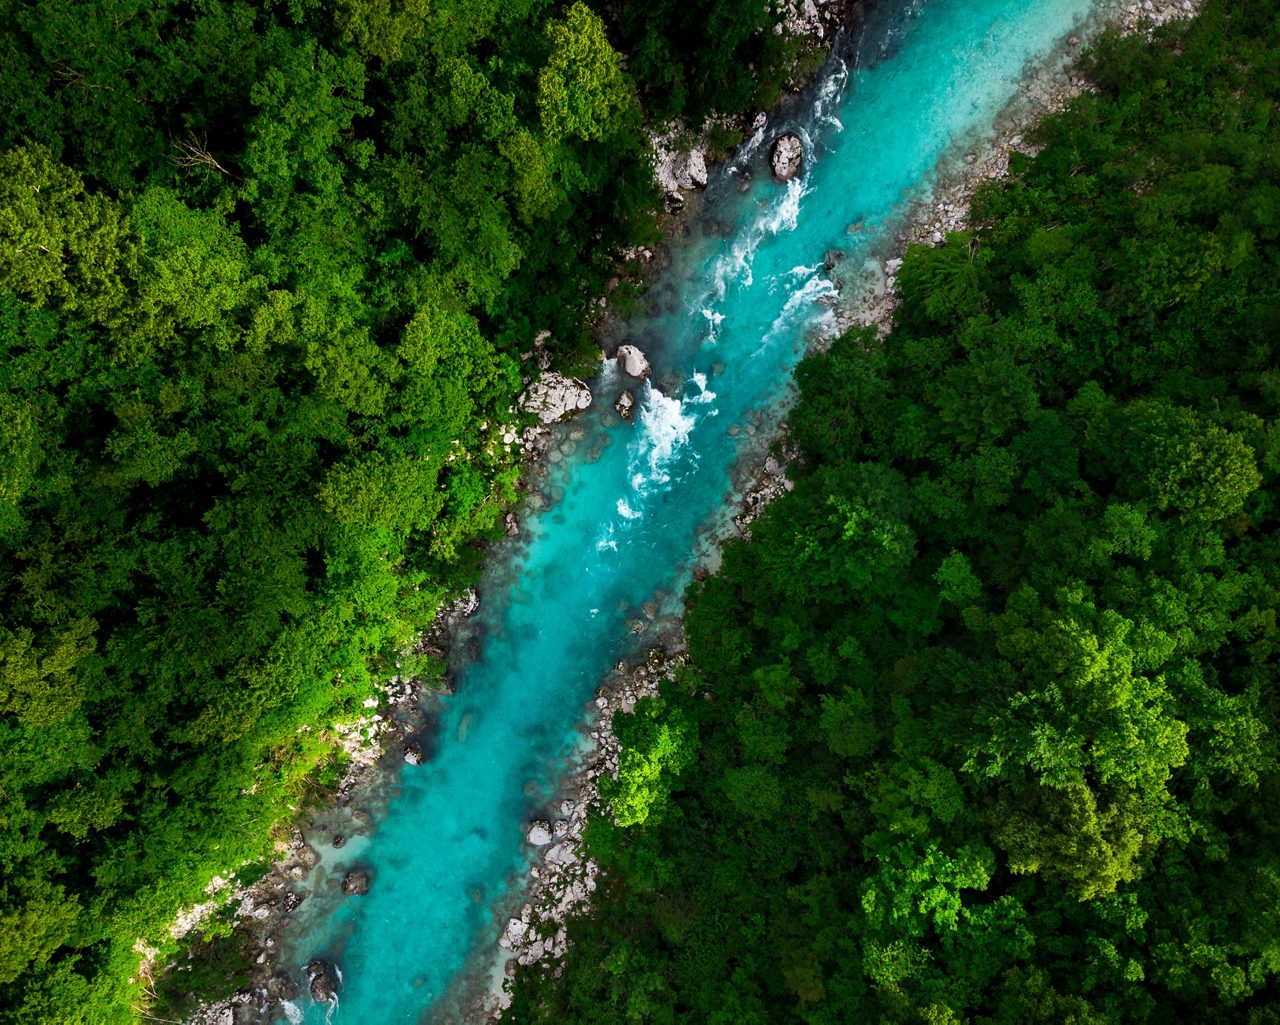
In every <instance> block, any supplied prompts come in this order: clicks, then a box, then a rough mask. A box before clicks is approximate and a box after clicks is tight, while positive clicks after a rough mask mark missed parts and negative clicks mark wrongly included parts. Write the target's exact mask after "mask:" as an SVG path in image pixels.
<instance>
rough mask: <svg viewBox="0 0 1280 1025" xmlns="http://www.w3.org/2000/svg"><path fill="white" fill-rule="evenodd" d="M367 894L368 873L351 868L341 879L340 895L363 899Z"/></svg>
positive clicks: (360, 869)
mask: <svg viewBox="0 0 1280 1025" xmlns="http://www.w3.org/2000/svg"><path fill="white" fill-rule="evenodd" d="M368 892H369V873H368V872H366V871H365V870H364V869H362V868H353V869H352V870H351V871H350V872H348V873H347V874H346V875H345V876H343V877H342V895H343V896H344V897H363V896H364V895H365V894H366V893H368Z"/></svg>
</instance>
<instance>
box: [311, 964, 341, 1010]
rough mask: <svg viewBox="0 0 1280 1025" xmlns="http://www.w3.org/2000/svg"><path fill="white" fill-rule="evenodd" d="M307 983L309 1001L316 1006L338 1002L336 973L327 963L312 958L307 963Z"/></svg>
mask: <svg viewBox="0 0 1280 1025" xmlns="http://www.w3.org/2000/svg"><path fill="white" fill-rule="evenodd" d="M307 982H308V983H309V988H310V990H311V999H312V1000H314V1001H315V1002H316V1003H317V1004H336V1003H337V1002H338V971H337V969H336V968H334V966H333V965H331V964H330V963H329V962H328V961H325V960H323V959H322V958H318V957H313V958H312V959H311V960H310V961H308V962H307Z"/></svg>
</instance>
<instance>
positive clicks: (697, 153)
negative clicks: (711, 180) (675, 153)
mask: <svg viewBox="0 0 1280 1025" xmlns="http://www.w3.org/2000/svg"><path fill="white" fill-rule="evenodd" d="M685 168H686V171H685V173H686V174H688V176H689V181H690V182H691V183H692V185H693V187H694V188H695V189H705V188H706V187H707V155H706V154H705V153H703V152H702V150H700V149H693V150H690V152H689V159H688V161H687V162H686V164H685Z"/></svg>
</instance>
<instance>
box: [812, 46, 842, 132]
mask: <svg viewBox="0 0 1280 1025" xmlns="http://www.w3.org/2000/svg"><path fill="white" fill-rule="evenodd" d="M836 64H837V65H838V66H837V67H836V68H834V69H833V70H832V72H831V74H830V75H828V76H827V78H825V79H824V80H823V82H822V85H821V86H820V87H819V88H818V95H817V98H816V99H815V100H814V102H813V120H814V121H815V122H817V123H820V124H827V125H831V126H832V127H833V128H835V130H836V131H837V132H843V131H844V125H843V124H841V122H840V119H839V118H838V117H836V116H835V114H834V113H833V112H834V111H835V110H838V109H839V107H840V101H841V100H842V99H843V97H844V91H845V87H846V86H848V84H849V65H847V64H846V63H845V62H844V61H837V62H836Z"/></svg>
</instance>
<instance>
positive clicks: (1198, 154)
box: [504, 0, 1280, 1025]
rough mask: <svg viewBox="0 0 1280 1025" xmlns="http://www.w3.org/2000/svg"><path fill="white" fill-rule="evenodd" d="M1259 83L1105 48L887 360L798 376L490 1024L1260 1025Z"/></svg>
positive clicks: (996, 195)
mask: <svg viewBox="0 0 1280 1025" xmlns="http://www.w3.org/2000/svg"><path fill="white" fill-rule="evenodd" d="M1278 64H1280V22H1278V21H1277V20H1276V17H1275V13H1274V7H1273V5H1272V4H1270V3H1266V2H1261V0H1257V2H1250V3H1233V4H1227V3H1215V4H1209V5H1207V9H1206V10H1205V11H1204V12H1203V13H1202V14H1201V16H1200V17H1199V19H1198V20H1197V21H1196V22H1194V23H1193V24H1190V25H1188V26H1183V27H1173V28H1167V29H1165V30H1163V31H1161V32H1160V33H1158V35H1157V38H1156V40H1155V42H1154V43H1151V44H1149V43H1148V42H1146V41H1145V40H1144V39H1142V38H1140V37H1135V38H1128V39H1121V38H1119V37H1117V36H1107V37H1105V38H1104V39H1103V40H1102V41H1101V43H1100V44H1098V46H1097V47H1096V49H1095V50H1094V52H1093V55H1092V57H1091V58H1090V59H1089V62H1088V67H1089V70H1090V73H1091V74H1092V76H1093V78H1094V80H1095V82H1096V83H1097V85H1098V90H1097V92H1096V93H1086V94H1085V95H1083V96H1082V97H1080V98H1079V99H1078V100H1077V101H1075V102H1074V104H1073V105H1072V107H1071V109H1070V110H1069V111H1067V112H1066V113H1065V114H1062V115H1059V116H1055V117H1052V118H1050V119H1049V120H1047V121H1046V122H1045V123H1044V125H1043V126H1042V128H1041V129H1040V133H1041V136H1042V141H1043V142H1044V144H1045V148H1044V150H1043V152H1042V153H1041V154H1040V155H1039V156H1038V157H1036V158H1035V159H1034V160H1025V159H1024V160H1022V161H1021V162H1015V169H1016V171H1017V173H1016V174H1015V175H1014V177H1012V178H1011V179H1010V180H1009V181H1007V182H1003V183H996V184H993V185H991V186H989V187H987V188H986V189H985V190H984V191H983V192H982V194H981V195H980V197H979V199H978V200H977V202H976V204H975V215H976V219H977V221H978V222H979V223H983V224H985V225H986V227H984V228H982V229H981V230H979V231H978V232H976V233H975V234H974V235H973V236H972V237H965V236H955V237H952V238H951V239H949V240H948V241H947V242H946V243H945V244H944V245H942V246H939V247H937V248H936V249H931V250H930V249H913V250H912V251H911V252H910V253H908V255H907V257H906V261H905V263H904V266H903V268H902V274H901V283H902V293H903V305H902V307H901V308H900V310H899V313H898V317H897V321H896V325H895V328H894V330H893V332H892V333H891V334H890V335H889V336H888V337H887V338H886V339H884V340H883V341H879V340H877V339H876V338H875V336H874V333H866V332H854V333H852V334H850V335H848V336H846V337H844V338H842V339H841V340H839V341H838V342H837V343H836V344H835V345H834V346H833V348H832V349H831V351H830V352H828V353H826V354H824V355H822V356H818V357H815V358H813V359H811V360H809V361H807V362H806V363H805V364H804V365H803V366H802V367H801V370H800V375H799V377H800V385H801V389H802V397H801V400H800V402H799V405H798V406H797V408H796V409H795V411H794V413H793V415H792V417H791V423H792V428H793V429H792V439H793V440H794V441H795V442H796V443H797V444H798V445H799V446H800V448H801V449H802V451H803V455H804V460H803V462H802V463H801V464H799V465H797V467H795V468H794V469H793V471H792V473H793V476H794V478H795V489H794V491H793V492H792V493H791V494H789V495H787V496H785V497H783V498H782V499H780V500H779V501H778V502H776V503H775V504H774V505H773V506H771V507H770V508H769V509H768V511H767V512H766V513H765V514H764V516H763V517H762V518H761V519H759V520H757V521H756V523H755V524H754V525H753V528H752V529H753V538H752V540H751V541H750V542H749V543H737V544H733V545H731V546H730V547H729V548H728V550H727V551H726V553H725V560H724V568H723V570H722V572H721V573H720V574H719V575H718V576H716V577H714V578H712V579H711V580H709V581H707V582H706V583H704V584H701V585H698V586H696V587H695V588H694V590H693V592H692V594H691V608H690V612H689V616H688V626H689V634H690V646H691V651H692V654H693V656H694V659H695V662H696V663H697V666H698V669H697V670H696V671H692V670H691V671H689V672H688V673H686V674H685V675H683V676H682V677H681V678H680V680H679V681H678V683H677V684H676V685H674V686H671V687H668V688H667V689H666V690H665V691H664V694H663V698H662V702H661V703H660V704H659V705H658V706H646V707H645V708H644V709H643V711H642V719H641V721H640V723H638V724H637V725H635V726H632V725H630V724H627V723H626V722H625V721H624V724H623V725H622V726H621V728H620V730H619V732H620V734H621V735H622V736H623V737H624V741H625V742H626V743H628V744H630V745H632V749H631V750H626V751H624V753H623V757H622V762H621V764H622V766H623V770H624V771H623V772H621V773H620V775H619V779H618V781H617V783H616V784H614V785H612V786H611V787H610V788H609V789H608V790H607V791H606V793H605V797H606V798H608V799H609V800H611V801H612V802H613V804H614V807H615V808H617V809H619V810H620V811H621V812H622V813H623V814H622V815H621V816H620V818H621V820H622V821H623V822H624V823H625V824H629V825H628V828H626V829H623V828H620V827H618V826H609V825H605V824H603V823H596V824H595V825H594V826H593V827H592V829H591V831H590V833H589V837H590V841H591V844H592V847H593V850H594V853H595V854H596V856H597V857H599V858H600V859H601V861H602V862H603V863H604V864H605V866H606V868H607V875H606V882H605V885H604V887H603V889H602V899H601V901H600V909H599V912H598V913H597V914H596V915H595V916H594V917H593V918H591V919H585V920H579V921H577V922H575V923H574V924H573V928H572V930H571V936H570V938H571V940H572V943H571V946H570V948H569V953H568V954H567V963H566V966H565V971H564V974H563V976H562V977H561V978H558V979H557V978H555V977H554V976H553V975H552V974H551V973H544V972H542V971H541V970H538V969H531V970H527V971H526V972H524V973H523V974H522V976H521V978H520V981H519V984H518V985H517V987H516V991H515V1006H514V1008H513V1010H512V1012H511V1013H510V1014H509V1016H508V1017H509V1018H510V1020H512V1021H515V1022H527V1023H533V1022H538V1023H552V1022H555V1023H557V1025H560V1023H583V1025H586V1023H590V1025H611V1023H615V1022H617V1023H621V1022H653V1023H677V1022H679V1023H704V1022H713V1023H725V1025H728V1023H735V1025H736V1023H743V1022H748V1023H753V1025H755V1023H760V1025H763V1023H769V1025H780V1023H785V1022H805V1023H810V1025H836V1023H859V1022H904V1023H906V1022H911V1023H925V1022H928V1023H935V1025H940V1023H957V1025H958V1023H960V1022H973V1023H975V1025H976V1023H991V1025H1026V1023H1037V1022H1043V1023H1046V1025H1047V1023H1051V1022H1052V1023H1060V1022H1075V1023H1077V1025H1084V1023H1089V1025H1095V1023H1098V1025H1100V1023H1103V1022H1108V1023H1121V1022H1123V1023H1126V1025H1127V1023H1141V1022H1149V1023H1163V1022H1169V1021H1187V1022H1193V1021H1194V1022H1210V1023H1213V1022H1222V1023H1226V1022H1265V1021H1273V1020H1275V1018H1276V1014H1277V1009H1278V1008H1280V987H1278V983H1277V973H1280V927H1278V923H1280V761H1278V758H1277V755H1278V752H1277V749H1276V739H1275V738H1276V731H1277V727H1278V726H1280V701H1278V700H1277V692H1276V684H1275V680H1276V674H1277V655H1278V654H1280V633H1277V630H1276V612H1277V606H1278V605H1280V542H1278V539H1280V506H1278V505H1277V500H1276V499H1277V494H1280V480H1278V478H1277V473H1278V472H1280V447H1278V436H1277V434H1276V431H1275V429H1274V423H1275V421H1276V417H1277V415H1278V414H1280V391H1278V390H1277V388H1276V381H1277V370H1276V350H1275V346H1274V340H1275V336H1276V327H1277V324H1276V311H1277V310H1280V249H1278V248H1277V246H1276V239H1277V237H1280V230H1278V229H1280V220H1277V218H1278V217H1280V213H1278V211H1280V206H1278V205H1277V196H1280V157H1278V155H1280V123H1278V122H1277V121H1276V118H1275V108H1276V102H1277V100H1280V80H1277V78H1276V76H1275V68H1276V67H1277V65H1278ZM661 723H679V724H681V731H680V732H679V733H678V734H674V733H671V732H670V731H669V732H668V733H667V734H665V735H664V734H661V733H659V732H658V730H657V729H656V726H655V724H661ZM633 734H634V735H633ZM682 737H684V738H688V739H687V740H685V741H684V743H685V744H686V745H687V750H686V751H685V752H684V753H681V752H680V751H678V750H674V749H672V747H671V744H670V741H675V742H676V743H679V742H680V738H682ZM694 738H696V744H695V743H694V742H693V741H694ZM657 740H666V741H668V743H667V744H666V745H665V746H663V745H659V744H657V743H656V741H657ZM655 752H660V753H661V757H660V758H659V757H656V755H655ZM637 764H641V765H643V766H645V767H653V766H656V768H657V770H658V778H657V779H656V780H655V779H654V778H653V773H647V774H645V773H637V772H636V771H634V767H635V765H637ZM666 767H669V768H666ZM655 793H657V794H660V795H662V800H660V801H656V802H654V803H653V804H652V805H651V806H648V805H646V807H648V814H647V817H645V816H637V815H634V814H632V813H631V812H630V809H631V808H632V807H633V806H634V804H635V803H637V802H641V803H643V802H645V801H647V800H648V799H649V797H650V795H652V794H655ZM504 1020H505V1019H504Z"/></svg>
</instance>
